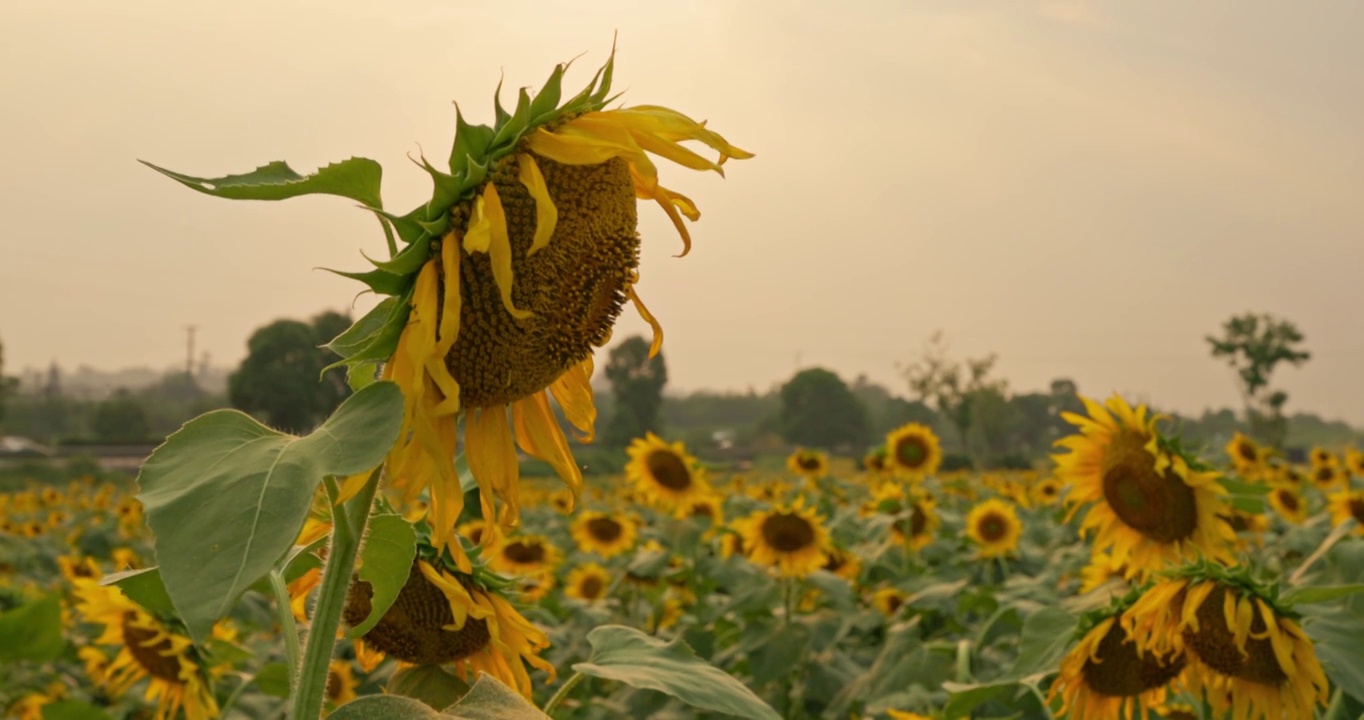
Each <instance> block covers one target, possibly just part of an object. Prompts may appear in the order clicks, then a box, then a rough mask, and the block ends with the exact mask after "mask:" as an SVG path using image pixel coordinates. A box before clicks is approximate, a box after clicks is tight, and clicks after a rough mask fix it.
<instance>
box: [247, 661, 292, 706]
mask: <svg viewBox="0 0 1364 720" xmlns="http://www.w3.org/2000/svg"><path fill="white" fill-rule="evenodd" d="M255 682H256V687H258V688H260V691H261V692H263V693H265V694H266V695H270V696H272V697H279V698H287V697H289V666H288V665H285V664H284V663H278V662H277V663H270V664H269V665H266V666H265V667H263V668H261V669H260V672H258V673H256V677H255Z"/></svg>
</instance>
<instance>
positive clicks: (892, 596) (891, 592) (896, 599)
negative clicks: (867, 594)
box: [871, 587, 909, 618]
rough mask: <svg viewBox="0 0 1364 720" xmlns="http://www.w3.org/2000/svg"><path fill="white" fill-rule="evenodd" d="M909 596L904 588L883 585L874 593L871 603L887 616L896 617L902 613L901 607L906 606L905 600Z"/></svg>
mask: <svg viewBox="0 0 1364 720" xmlns="http://www.w3.org/2000/svg"><path fill="white" fill-rule="evenodd" d="M908 599H909V596H908V595H906V594H905V593H904V591H903V590H900V589H899V588H894V587H883V588H881V589H880V590H877V591H876V592H874V593H872V595H871V605H872V607H874V608H876V609H877V610H880V611H881V613H882V614H884V615H885V616H886V617H891V618H893V617H895V616H896V615H898V614H899V613H900V609H901V608H903V607H904V606H905V601H907V600H908Z"/></svg>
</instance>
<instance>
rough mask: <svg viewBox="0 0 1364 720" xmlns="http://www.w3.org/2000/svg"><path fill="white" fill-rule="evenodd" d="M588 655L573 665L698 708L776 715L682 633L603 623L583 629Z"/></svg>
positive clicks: (753, 715)
mask: <svg viewBox="0 0 1364 720" xmlns="http://www.w3.org/2000/svg"><path fill="white" fill-rule="evenodd" d="M587 642H588V643H589V644H591V646H592V655H591V656H590V657H588V659H587V662H581V663H577V664H576V665H574V666H573V669H574V670H575V671H577V672H580V673H582V674H584V675H591V676H592V677H599V678H604V679H607V680H617V681H620V682H623V683H625V684H626V685H630V686H631V687H637V688H646V689H649V690H658V691H660V692H664V693H667V694H669V695H671V696H673V697H675V698H677V699H678V700H681V701H682V702H684V703H686V704H688V705H690V706H692V707H697V708H701V709H703V710H713V711H715V712H721V713H727V714H730V715H735V716H737V717H742V718H755V719H756V718H767V719H770V720H778V719H779V718H780V717H781V716H780V715H778V714H777V711H776V710H773V709H772V708H771V707H770V706H769V705H768V704H767V703H765V702H763V701H762V700H761V699H760V698H759V697H758V696H757V695H754V694H753V691H751V690H749V689H748V688H746V687H744V685H743V683H740V682H739V681H738V680H735V679H734V678H732V677H730V676H729V675H726V674H725V673H724V672H723V671H722V670H720V669H719V668H716V667H715V666H713V665H711V664H710V663H707V662H706V661H705V660H702V659H701V658H699V657H697V656H696V653H694V652H692V649H691V648H690V647H688V646H687V644H686V643H684V642H682V639H681V638H678V639H675V640H673V641H672V642H665V641H663V640H660V639H658V638H656V637H652V636H649V635H646V634H644V633H642V632H640V631H638V630H635V629H633V628H628V627H624V626H621V625H603V626H601V627H598V628H596V629H594V630H593V631H592V632H589V633H588V634H587Z"/></svg>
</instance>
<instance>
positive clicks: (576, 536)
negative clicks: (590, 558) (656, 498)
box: [569, 511, 639, 558]
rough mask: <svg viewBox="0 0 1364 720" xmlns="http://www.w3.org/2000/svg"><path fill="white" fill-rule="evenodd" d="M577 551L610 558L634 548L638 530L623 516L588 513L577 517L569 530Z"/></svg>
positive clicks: (633, 522)
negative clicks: (576, 545) (576, 544)
mask: <svg viewBox="0 0 1364 720" xmlns="http://www.w3.org/2000/svg"><path fill="white" fill-rule="evenodd" d="M569 532H571V533H572V535H573V540H574V542H576V543H578V549H579V550H582V551H583V552H595V553H597V554H598V555H601V556H602V557H604V558H612V557H615V556H617V555H619V554H621V553H623V552H628V551H629V550H630V548H632V547H634V546H635V538H636V537H637V535H638V532H639V531H638V529H637V527H636V525H635V521H634V520H631V519H630V518H628V517H626V516H624V515H612V514H611V513H604V512H597V511H590V512H584V513H581V514H579V515H578V519H577V520H574V521H573V525H572V526H571V527H570V528H569Z"/></svg>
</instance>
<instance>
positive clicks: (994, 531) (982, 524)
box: [966, 498, 1023, 558]
mask: <svg viewBox="0 0 1364 720" xmlns="http://www.w3.org/2000/svg"><path fill="white" fill-rule="evenodd" d="M1022 535H1023V522H1022V521H1021V520H1019V519H1018V511H1017V510H1015V509H1014V506H1013V503H1010V502H1008V501H1005V500H1001V499H999V498H991V499H989V500H986V501H985V502H983V503H981V504H979V505H977V506H975V507H973V508H971V512H969V513H967V515H966V536H967V537H969V538H971V539H972V540H974V541H975V542H976V544H977V545H979V546H980V550H979V555H980V557H982V558H996V557H1004V556H1006V555H1010V554H1012V553H1014V552H1015V551H1016V550H1018V538H1020V537H1022Z"/></svg>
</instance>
